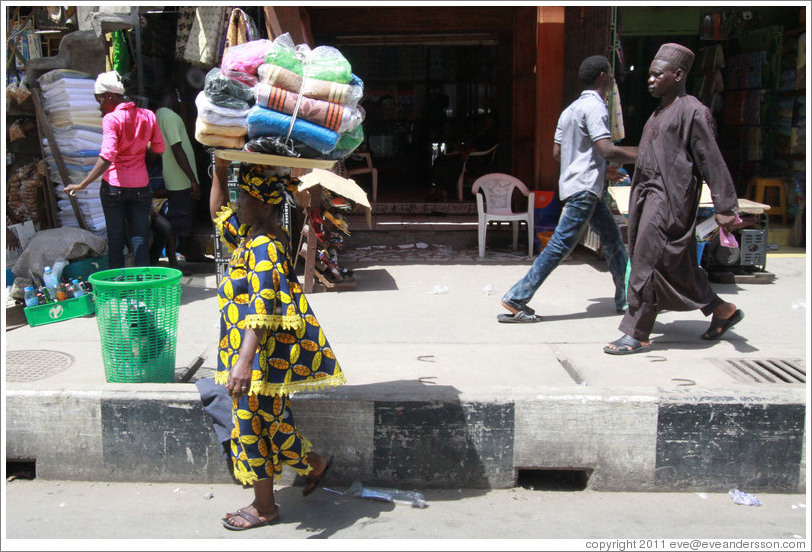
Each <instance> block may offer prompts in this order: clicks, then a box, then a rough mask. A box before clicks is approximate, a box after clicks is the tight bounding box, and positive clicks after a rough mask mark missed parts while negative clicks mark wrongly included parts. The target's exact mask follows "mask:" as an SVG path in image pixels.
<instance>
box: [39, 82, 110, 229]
mask: <svg viewBox="0 0 812 552" xmlns="http://www.w3.org/2000/svg"><path fill="white" fill-rule="evenodd" d="M38 82H39V83H40V86H41V87H42V88H43V90H44V92H43V109H44V111H45V113H46V117H47V118H48V122H49V124H50V125H51V127H52V130H53V138H54V142H55V145H56V147H57V148H58V149H59V153H60V154H61V155H62V157H63V161H65V164H66V165H67V166H66V168H67V175H66V177H67V179H68V180H69V182H63V180H64V179H63V177H62V174H61V172H60V171H59V170H57V167H56V163H55V161H54V158H53V152H52V151H51V147H50V145H49V144H48V143H47V141H44V142H43V146H44V147H43V150H44V152H45V155H46V160H47V162H48V165H49V166H48V169H49V172H50V176H51V181H52V182H53V183H54V187H55V190H54V191H55V193H56V195H57V196H58V197H59V200H58V201H57V207H58V208H59V211H58V212H57V213H56V215H57V217H58V219H59V221H60V223H61V225H62V226H74V227H76V226H78V225H79V223H78V221H77V220H76V215H75V213H74V212H73V205H72V203H71V201H70V200H69V198H68V196H67V194H65V192H64V191H63V190H64V186H65V185H67V184H69V183H78V182H81V181H82V180H84V179H85V178H86V177H87V174H88V173H89V172H90V170H91V169H92V168H93V165H94V164H95V163H96V160H97V159H98V155H99V151H100V150H101V144H102V115H101V111H100V109H99V104H98V102H97V101H96V100H95V98H94V97H93V84H94V80H93V79H92V77H90V75H87V74H86V73H79V72H76V71H71V70H62V69H57V70H54V71H49V72H48V73H46V74H45V75H43V76H42V77H40V78H39V79H38ZM99 185H100V182H99V181H97V182H94V183H92V184H91V185H90V186H88V187H87V188H86V189H85V190H82V191H81V192H78V193H77V194H76V201H77V202H78V205H79V209H80V211H81V212H82V218H83V219H84V221H85V224H86V225H87V228H88V229H89V230H92V231H104V229H105V223H104V213H103V210H102V207H101V201H100V199H99Z"/></svg>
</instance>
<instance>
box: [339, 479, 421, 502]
mask: <svg viewBox="0 0 812 552" xmlns="http://www.w3.org/2000/svg"><path fill="white" fill-rule="evenodd" d="M349 494H350V495H352V496H357V497H361V498H372V499H374V500H384V501H386V502H395V503H398V504H409V505H411V506H412V507H414V508H428V504H426V499H425V498H424V497H423V494H422V493H418V492H415V491H401V490H399V489H382V488H377V487H364V484H363V483H361V482H360V481H353V483H352V485H351V486H350V490H349Z"/></svg>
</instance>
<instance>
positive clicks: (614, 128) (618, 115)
mask: <svg viewBox="0 0 812 552" xmlns="http://www.w3.org/2000/svg"><path fill="white" fill-rule="evenodd" d="M609 100H610V101H611V102H612V103H611V105H610V110H609V112H610V113H611V115H612V120H611V121H609V126H610V130H611V132H612V142H618V141H620V140H623V139H624V138H625V137H626V128H625V127H624V126H623V110H622V108H621V106H620V91H619V90H618V88H617V81H615V82H614V83H612V95H611V97H610V98H609Z"/></svg>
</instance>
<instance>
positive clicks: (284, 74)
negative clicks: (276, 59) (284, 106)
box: [257, 63, 364, 107]
mask: <svg viewBox="0 0 812 552" xmlns="http://www.w3.org/2000/svg"><path fill="white" fill-rule="evenodd" d="M257 73H258V75H259V79H260V82H262V83H265V84H268V85H271V86H277V87H279V88H284V89H285V90H289V91H291V92H296V93H300V94H302V95H303V96H306V97H308V98H313V99H314V100H324V101H326V102H332V103H337V104H341V105H346V106H348V107H355V106H357V105H358V102H359V101H360V100H361V97H363V95H364V83H363V81H362V80H361V79H360V78H359V77H357V76H356V75H353V76H352V77H353V78H352V79H351V80H350V83H349V84H341V83H337V82H330V81H325V80H321V79H316V78H311V77H308V78H307V79H304V80H303V79H302V77H301V76H299V75H297V74H296V73H294V72H292V71H289V70H287V69H285V68H284V67H280V66H278V65H273V64H268V63H266V64H263V65H260V66H259V69H258V70H257Z"/></svg>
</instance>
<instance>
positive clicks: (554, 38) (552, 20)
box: [535, 6, 564, 190]
mask: <svg viewBox="0 0 812 552" xmlns="http://www.w3.org/2000/svg"><path fill="white" fill-rule="evenodd" d="M537 9H538V20H537V24H538V31H537V34H536V37H537V38H536V48H537V50H536V59H537V65H536V151H535V158H536V174H537V175H538V176H537V178H538V180H537V181H536V182H537V188H536V189H539V190H557V189H558V173H559V167H558V163H557V162H556V161H555V159H553V136H554V135H555V127H556V126H557V125H558V117H559V116H560V115H561V104H562V97H563V86H564V8H563V7H558V6H540V7H538V8H537Z"/></svg>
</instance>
